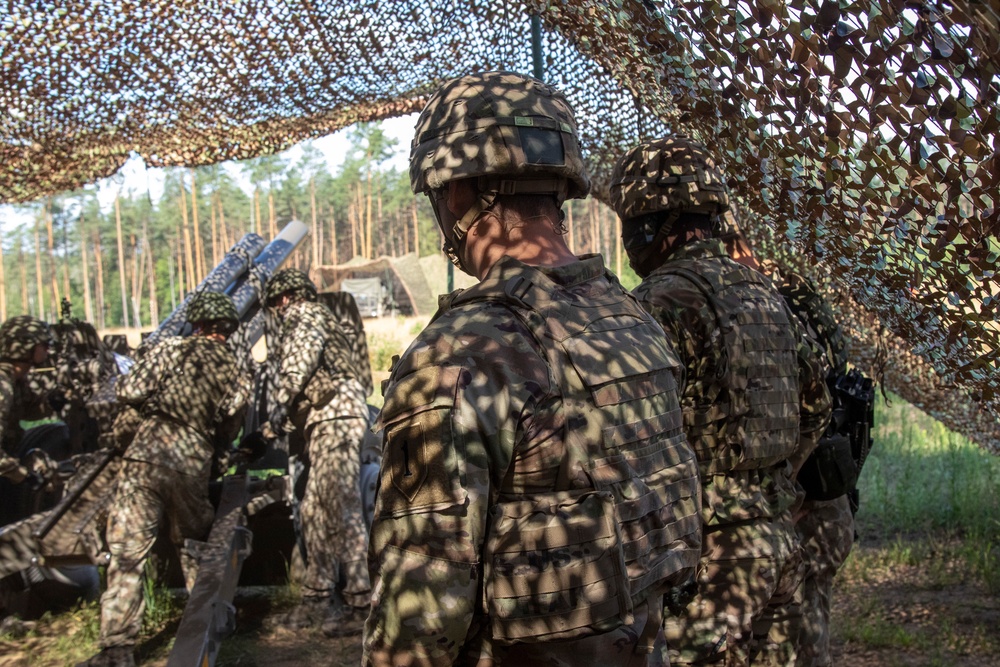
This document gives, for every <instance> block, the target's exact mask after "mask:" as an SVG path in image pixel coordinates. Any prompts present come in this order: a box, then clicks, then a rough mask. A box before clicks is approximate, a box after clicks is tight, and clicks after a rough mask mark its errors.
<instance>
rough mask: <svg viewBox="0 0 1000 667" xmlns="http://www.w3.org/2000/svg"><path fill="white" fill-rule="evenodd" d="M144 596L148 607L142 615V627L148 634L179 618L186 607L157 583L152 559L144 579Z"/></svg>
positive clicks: (147, 565) (147, 562)
mask: <svg viewBox="0 0 1000 667" xmlns="http://www.w3.org/2000/svg"><path fill="white" fill-rule="evenodd" d="M142 597H143V600H145V602H146V609H145V612H144V613H143V615H142V629H143V632H145V633H146V634H153V633H155V632H157V631H158V630H160V629H162V628H163V627H164V626H165V625H167V624H168V623H170V622H172V621H175V620H177V619H178V618H180V615H181V612H182V611H183V609H184V608H183V606H182V605H181V604H178V602H177V600H176V599H175V598H174V596H173V595H171V593H170V591H169V590H167V589H166V588H163V587H161V586H159V585H158V584H157V577H156V568H155V567H154V566H153V564H152V561H146V574H145V577H143V581H142Z"/></svg>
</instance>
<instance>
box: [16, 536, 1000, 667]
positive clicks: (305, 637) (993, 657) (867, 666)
mask: <svg viewBox="0 0 1000 667" xmlns="http://www.w3.org/2000/svg"><path fill="white" fill-rule="evenodd" d="M873 549H875V548H874V547H861V548H860V549H859V554H860V555H862V556H864V555H866V554H867V555H869V556H870V555H871V553H873V551H872V550H873ZM281 605H282V603H275V602H272V601H270V600H269V599H268V598H261V597H259V596H258V597H253V598H248V599H243V600H240V601H239V602H238V604H237V608H238V628H237V631H236V633H235V634H234V635H233V636H231V637H229V638H228V639H227V640H226V641H225V642H224V643H223V645H222V649H221V651H220V653H219V658H218V661H217V663H216V664H217V665H219V666H220V667H225V666H240V667H257V666H260V667H297V666H299V665H313V664H324V665H330V666H331V667H346V666H348V665H358V664H359V663H360V659H361V639H360V637H354V638H347V639H328V638H326V637H324V636H323V635H322V634H321V633H320V632H319V631H307V632H298V633H295V632H290V631H288V630H284V629H280V628H275V627H274V622H273V621H274V618H275V617H276V615H277V614H276V612H277V611H280V609H281ZM998 628H1000V598H998V597H997V596H996V595H991V594H990V593H988V592H987V591H986V590H985V588H984V587H983V586H982V584H981V583H979V582H976V581H973V580H971V579H969V578H967V577H965V576H964V575H963V573H962V572H961V571H960V570H958V568H957V565H955V564H953V563H942V562H936V561H934V559H933V558H932V559H928V561H927V562H924V563H920V564H918V565H897V566H889V565H886V566H871V567H868V568H867V569H865V570H864V571H861V570H860V569H859V568H852V567H850V564H849V565H848V567H847V569H846V570H845V571H844V573H843V576H842V577H841V578H840V579H838V583H837V586H836V590H835V602H834V614H833V659H834V665H835V666H837V667H997V666H1000V636H998V632H997V630H998ZM174 632H176V621H174V622H172V623H168V624H167V625H166V626H164V627H163V628H162V629H161V630H160V632H158V633H157V634H156V635H154V636H152V637H148V638H147V639H146V640H145V641H144V642H143V644H142V645H141V646H140V651H139V657H140V664H143V665H150V666H156V667H163V666H165V665H166V663H167V653H168V651H169V647H170V638H171V637H172V636H173V633H174ZM95 634H96V627H95V626H94V621H93V619H91V620H90V621H89V622H81V620H80V617H79V614H76V615H74V614H63V615H60V616H57V617H53V618H52V619H49V620H43V621H40V622H38V623H36V624H35V625H34V626H33V628H32V629H31V630H30V632H28V635H27V636H24V637H20V638H16V637H13V636H11V635H10V634H9V633H8V634H6V635H3V634H0V666H3V667H7V666H14V665H17V666H22V665H23V666H33V667H43V666H44V667H48V666H52V667H56V666H62V665H72V664H73V663H74V662H75V661H76V660H79V659H82V658H83V657H85V655H81V653H80V647H81V646H82V645H91V646H92V642H93V639H94V635H95Z"/></svg>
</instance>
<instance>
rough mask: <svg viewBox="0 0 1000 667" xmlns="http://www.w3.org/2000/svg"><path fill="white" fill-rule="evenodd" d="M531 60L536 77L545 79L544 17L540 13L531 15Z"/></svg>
mask: <svg viewBox="0 0 1000 667" xmlns="http://www.w3.org/2000/svg"><path fill="white" fill-rule="evenodd" d="M531 62H532V66H533V68H534V74H535V78H536V79H538V80H539V81H544V80H545V69H544V67H543V66H542V19H541V18H540V17H539V16H538V14H532V15H531Z"/></svg>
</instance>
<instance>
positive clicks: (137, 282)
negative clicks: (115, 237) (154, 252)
mask: <svg viewBox="0 0 1000 667" xmlns="http://www.w3.org/2000/svg"><path fill="white" fill-rule="evenodd" d="M128 242H129V247H130V248H131V249H132V257H131V259H132V268H131V270H130V271H129V277H130V278H131V283H132V296H131V299H130V301H131V302H132V315H133V317H132V321H133V322H134V323H135V326H136V327H138V328H139V329H141V328H142V287H143V285H144V284H145V282H146V281H145V273H146V271H145V267H146V262H145V261H140V258H139V253H140V251H141V250H142V248H141V247H140V245H139V244H138V243H137V242H136V238H135V234H131V235H129V237H128Z"/></svg>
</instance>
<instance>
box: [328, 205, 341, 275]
mask: <svg viewBox="0 0 1000 667" xmlns="http://www.w3.org/2000/svg"><path fill="white" fill-rule="evenodd" d="M330 248H331V249H332V250H333V257H332V258H331V259H333V265H334V266H336V265H337V264H339V263H340V259H339V253H338V251H337V214H336V213H335V212H334V210H333V206H331V207H330Z"/></svg>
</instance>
